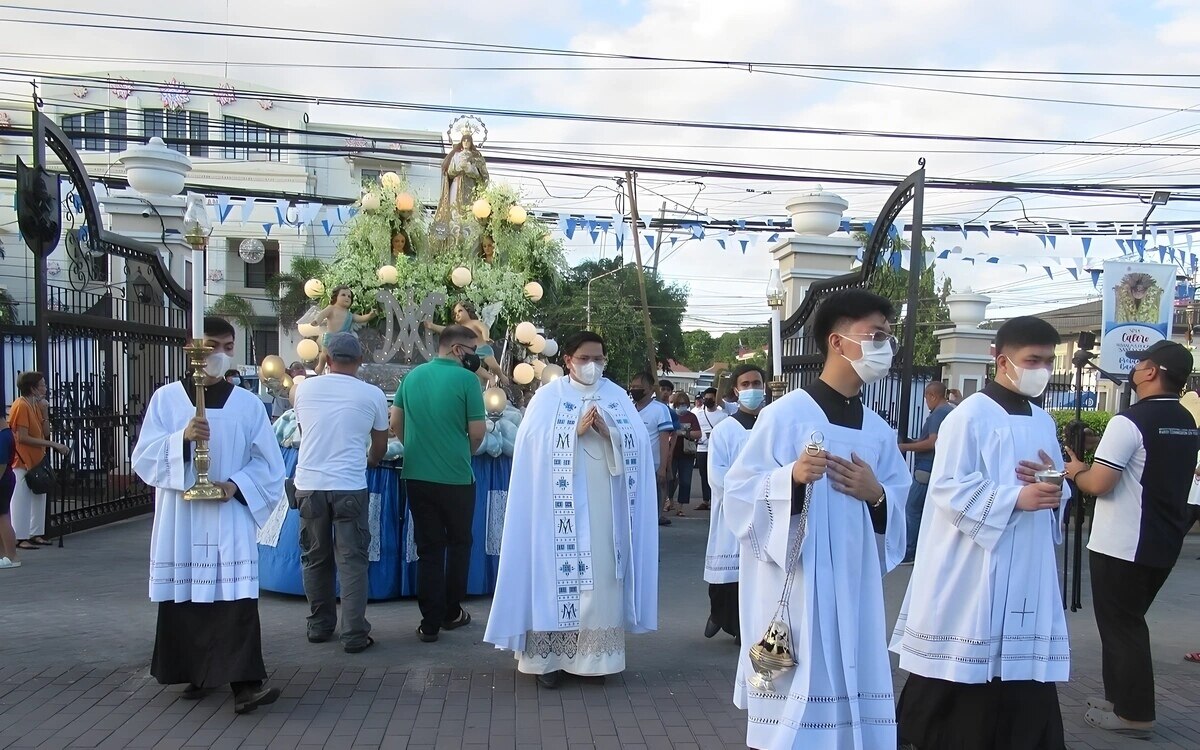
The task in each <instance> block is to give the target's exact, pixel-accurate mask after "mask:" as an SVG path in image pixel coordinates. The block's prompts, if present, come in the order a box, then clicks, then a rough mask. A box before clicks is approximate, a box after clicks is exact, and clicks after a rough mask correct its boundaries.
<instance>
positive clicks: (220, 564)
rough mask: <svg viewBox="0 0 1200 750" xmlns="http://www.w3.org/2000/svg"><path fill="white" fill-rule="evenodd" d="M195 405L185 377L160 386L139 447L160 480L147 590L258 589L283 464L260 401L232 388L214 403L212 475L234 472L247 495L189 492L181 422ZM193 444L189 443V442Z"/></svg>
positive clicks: (155, 593) (210, 413) (150, 478)
mask: <svg viewBox="0 0 1200 750" xmlns="http://www.w3.org/2000/svg"><path fill="white" fill-rule="evenodd" d="M195 414H196V407H195V406H193V405H192V403H191V402H190V401H189V400H188V395H187V392H186V391H185V390H184V385H183V384H182V383H178V382H177V383H171V384H170V385H165V386H163V387H162V388H159V389H158V390H157V391H155V392H154V396H153V397H152V398H151V399H150V405H149V406H148V407H147V409H146V414H145V417H144V419H143V420H142V427H141V432H140V434H139V436H138V442H137V445H136V446H135V447H134V449H133V469H134V471H136V472H137V474H138V476H140V477H141V478H142V481H144V482H145V483H146V484H148V485H150V486H152V487H154V488H155V493H154V529H153V531H152V532H151V536H150V600H151V601H155V602H185V601H190V602H202V603H209V602H214V601H233V600H237V599H247V598H251V599H255V598H258V545H257V543H256V535H257V533H258V528H259V527H260V526H262V525H263V524H264V523H266V521H267V519H268V518H269V517H270V515H271V511H272V510H273V509H274V508H275V506H276V505H277V504H278V502H279V500H280V498H281V497H282V496H283V479H284V473H285V470H284V466H283V457H282V455H281V454H280V452H279V445H278V444H277V443H276V442H275V433H274V432H273V431H272V430H271V424H270V422H269V421H268V420H267V415H266V412H265V410H264V409H263V407H262V402H261V401H259V399H258V398H257V397H256V396H255V395H254V394H253V393H251V392H250V391H247V390H245V389H244V388H234V389H233V393H232V394H230V396H229V399H228V400H227V401H226V402H225V405H224V407H222V408H220V409H213V408H211V407H209V408H208V409H207V419H208V423H209V428H210V430H211V435H212V439H211V441H210V442H209V451H210V456H211V464H210V467H209V473H208V475H209V479H210V480H212V481H214V482H217V481H221V482H224V481H232V482H233V483H234V484H236V485H237V486H238V489H240V490H241V493H242V496H243V497H244V498H245V499H246V504H245V505H243V504H242V503H241V502H239V501H238V500H237V499H236V498H233V499H230V500H228V501H225V502H221V501H211V500H200V501H188V500H184V499H183V491H184V490H186V489H188V488H189V487H191V486H192V484H193V483H194V482H195V476H196V475H195V467H194V466H193V464H192V461H191V460H190V456H189V457H188V460H186V461H185V460H184V439H183V430H184V428H185V427H187V424H188V421H189V420H191V418H192V417H194V416H195ZM188 450H189V451H190V450H192V446H191V444H189V445H188Z"/></svg>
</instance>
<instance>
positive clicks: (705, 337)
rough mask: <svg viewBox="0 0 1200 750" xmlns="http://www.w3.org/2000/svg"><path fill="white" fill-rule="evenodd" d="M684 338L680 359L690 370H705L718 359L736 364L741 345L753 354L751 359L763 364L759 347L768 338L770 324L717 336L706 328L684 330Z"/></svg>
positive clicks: (762, 355)
mask: <svg viewBox="0 0 1200 750" xmlns="http://www.w3.org/2000/svg"><path fill="white" fill-rule="evenodd" d="M683 338H684V342H685V344H686V350H685V353H684V359H683V360H682V361H683V362H685V363H686V364H687V366H688V367H689V368H691V369H692V370H693V371H696V372H700V371H703V370H707V369H708V368H710V367H712V366H713V365H714V364H716V363H717V362H723V363H724V364H726V365H728V366H729V367H730V368H733V367H736V366H737V365H738V364H740V363H739V362H738V361H737V356H738V351H739V349H740V348H741V347H745V348H747V349H749V350H751V351H752V352H754V353H755V356H754V359H752V360H749V361H750V362H752V363H753V364H757V365H760V366H762V367H766V365H767V358H766V356H765V355H764V354H763V353H762V348H763V347H764V346H766V345H767V342H769V341H770V339H771V327H770V326H767V325H761V326H751V327H750V328H743V329H742V330H740V331H730V332H728V333H723V334H721V335H720V336H718V337H716V338H714V337H713V336H712V334H710V333H709V332H708V331H685V332H684V334H683Z"/></svg>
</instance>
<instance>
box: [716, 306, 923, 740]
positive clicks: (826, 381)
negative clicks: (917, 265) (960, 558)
mask: <svg viewBox="0 0 1200 750" xmlns="http://www.w3.org/2000/svg"><path fill="white" fill-rule="evenodd" d="M892 314H893V308H892V305H891V303H890V302H889V301H888V300H886V299H884V298H882V297H879V296H878V295H875V294H871V293H870V292H866V291H862V290H848V291H843V292H836V293H834V294H831V295H829V297H828V298H827V299H826V300H825V301H824V302H823V303H822V304H821V306H820V307H819V308H818V309H817V312H816V313H815V314H814V319H813V321H812V323H811V324H810V325H811V330H812V331H813V334H814V336H815V338H816V341H817V345H818V347H819V348H820V350H821V352H822V353H823V354H824V355H825V357H826V359H825V364H824V369H823V371H822V373H821V376H820V379H818V380H815V381H813V382H812V383H811V384H809V385H807V386H805V387H804V388H803V389H801V390H798V391H793V392H792V393H789V394H788V395H786V396H784V397H783V398H781V399H779V400H778V401H776V402H774V403H772V404H770V405H768V406H767V407H766V408H764V409H763V411H762V414H761V415H760V416H759V418H758V423H757V424H756V425H755V427H754V429H753V430H752V431H751V432H750V438H749V440H748V441H747V442H746V445H745V447H744V448H743V449H742V452H741V454H740V455H739V456H738V458H737V460H736V461H735V462H734V464H733V468H732V469H730V470H729V473H728V474H727V475H726V477H725V494H724V504H725V514H726V518H727V519H728V523H729V524H730V526H731V528H733V530H734V533H735V534H736V535H737V536H738V539H739V540H740V542H741V545H742V546H741V569H740V572H739V579H740V580H739V586H740V589H741V590H740V599H741V630H742V635H743V638H742V651H741V657H740V658H739V660H738V670H737V682H736V684H735V686H734V703H735V704H736V705H737V706H738V707H739V708H744V709H746V710H747V712H748V714H749V729H748V731H747V733H746V741H747V744H749V745H750V746H751V747H755V748H770V749H771V750H776V749H777V748H803V749H804V750H847V749H849V748H853V749H854V750H880V749H881V748H882V749H885V750H891V748H895V747H896V711H895V703H894V700H893V696H892V670H891V663H890V661H889V658H888V652H887V625H886V623H885V619H884V618H885V615H884V604H883V580H882V579H883V574H884V572H886V571H887V570H890V569H892V568H893V567H895V566H896V565H897V564H898V563H899V562H900V560H901V558H903V556H904V536H905V530H904V501H905V498H906V497H907V496H908V486H909V482H910V481H911V480H910V475H909V472H908V468H907V467H906V466H905V464H904V461H903V460H902V459H901V457H900V451H899V449H898V448H897V443H896V431H895V430H893V429H892V428H891V427H890V426H888V424H887V423H886V422H885V421H884V420H883V419H882V418H881V417H880V416H879V415H878V414H876V413H875V412H873V411H871V410H870V409H868V408H866V407H864V406H863V403H862V399H861V398H860V391H861V389H862V387H863V385H864V384H866V383H871V382H874V381H877V380H879V379H881V378H883V377H884V376H886V375H887V373H888V371H889V369H890V367H891V363H892V357H893V355H894V353H895V349H896V340H895V339H894V338H893V337H892V335H891V326H890V324H889V323H888V319H889V318H890V317H891V316H892ZM805 513H807V521H806V529H805V533H804V535H803V537H800V526H801V519H804V518H805ZM879 536H882V537H883V540H882V541H883V544H882V558H881V545H880V539H879ZM798 539H802V540H803V543H802V544H801V545H800V546H799V548H798V551H797V552H793V550H795V549H796V548H795V547H794V543H795V542H796V541H797V540H798ZM789 568H793V569H794V570H795V573H794V579H793V581H792V583H791V586H790V589H789V590H788V591H787V592H785V591H784V588H785V581H786V580H787V572H788V570H789ZM781 599H782V600H783V601H784V603H785V604H786V606H785V608H784V609H783V612H782V616H781V617H780V618H779V619H781V620H782V621H783V622H784V623H785V624H786V626H787V628H788V630H789V631H790V638H791V649H792V653H793V654H794V656H795V659H796V661H797V664H796V665H795V666H794V667H792V668H791V669H788V670H785V671H782V672H781V673H776V674H774V675H772V676H771V680H770V682H771V685H770V689H764V688H763V686H762V683H761V681H758V680H757V679H751V678H757V675H756V674H755V671H754V666H753V664H752V662H751V660H750V656H749V652H750V649H751V648H753V647H754V646H755V644H756V643H758V642H759V640H760V639H764V634H765V632H766V631H767V628H768V626H769V625H770V624H771V623H772V622H773V621H774V620H775V619H776V613H777V611H778V610H779V607H780V602H781ZM772 629H773V630H774V628H772Z"/></svg>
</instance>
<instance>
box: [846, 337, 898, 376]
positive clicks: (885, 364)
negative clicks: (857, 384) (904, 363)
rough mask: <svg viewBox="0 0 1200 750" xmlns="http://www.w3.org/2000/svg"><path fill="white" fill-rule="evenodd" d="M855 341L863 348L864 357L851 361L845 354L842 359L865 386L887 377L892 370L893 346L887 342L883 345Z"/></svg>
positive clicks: (873, 342) (869, 341)
mask: <svg viewBox="0 0 1200 750" xmlns="http://www.w3.org/2000/svg"><path fill="white" fill-rule="evenodd" d="M843 338H846V337H843ZM854 341H855V343H857V344H859V345H861V346H862V356H861V357H859V358H858V359H850V358H849V357H847V356H846V355H845V354H843V355H842V358H843V359H845V360H846V361H847V362H849V363H850V366H851V367H853V368H854V372H855V374H857V375H858V377H859V379H860V380H862V382H863V384H867V383H874V382H876V381H878V380H883V378H884V377H886V376H887V374H888V370H890V369H892V356H893V354H892V345H891V344H890V343H889V342H887V341H884V342H882V343H877V342H875V341H871V340H867V341H858V340H854Z"/></svg>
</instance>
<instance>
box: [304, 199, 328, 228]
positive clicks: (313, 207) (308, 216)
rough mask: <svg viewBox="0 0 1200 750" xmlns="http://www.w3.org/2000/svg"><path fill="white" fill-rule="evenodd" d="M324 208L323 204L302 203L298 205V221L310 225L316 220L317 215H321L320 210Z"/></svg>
mask: <svg viewBox="0 0 1200 750" xmlns="http://www.w3.org/2000/svg"><path fill="white" fill-rule="evenodd" d="M323 208H325V204H323V203H302V204H300V221H301V223H304V224H311V223H313V221H315V220H316V218H317V214H319V213H321V209H323Z"/></svg>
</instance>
